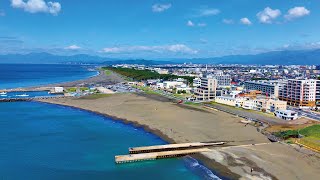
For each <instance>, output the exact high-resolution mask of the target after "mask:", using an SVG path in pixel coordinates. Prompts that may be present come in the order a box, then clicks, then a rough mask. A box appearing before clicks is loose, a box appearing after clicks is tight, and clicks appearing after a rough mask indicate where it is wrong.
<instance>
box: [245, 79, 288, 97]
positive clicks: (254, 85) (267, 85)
mask: <svg viewBox="0 0 320 180" xmlns="http://www.w3.org/2000/svg"><path fill="white" fill-rule="evenodd" d="M283 85H284V82H281V81H246V82H245V83H244V86H245V89H246V90H258V91H261V92H263V93H264V94H266V95H268V96H274V97H278V96H279V90H280V88H281V87H283Z"/></svg>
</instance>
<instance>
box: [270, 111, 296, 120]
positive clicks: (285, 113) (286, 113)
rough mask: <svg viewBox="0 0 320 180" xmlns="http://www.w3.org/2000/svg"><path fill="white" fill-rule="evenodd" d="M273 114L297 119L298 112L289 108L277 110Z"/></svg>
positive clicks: (286, 118) (282, 117)
mask: <svg viewBox="0 0 320 180" xmlns="http://www.w3.org/2000/svg"><path fill="white" fill-rule="evenodd" d="M274 115H275V116H277V117H278V118H281V119H284V120H295V119H298V113H296V112H295V111H291V110H277V111H276V112H275V113H274Z"/></svg>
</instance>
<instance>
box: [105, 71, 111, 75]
mask: <svg viewBox="0 0 320 180" xmlns="http://www.w3.org/2000/svg"><path fill="white" fill-rule="evenodd" d="M104 72H105V74H106V76H110V75H111V73H112V72H111V71H109V70H105V71H104Z"/></svg>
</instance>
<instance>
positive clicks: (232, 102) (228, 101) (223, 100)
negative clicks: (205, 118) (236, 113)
mask: <svg viewBox="0 0 320 180" xmlns="http://www.w3.org/2000/svg"><path fill="white" fill-rule="evenodd" d="M236 101H237V99H236V98H233V97H229V96H217V97H216V99H215V102H216V103H220V104H225V105H228V106H234V107H235V106H236Z"/></svg>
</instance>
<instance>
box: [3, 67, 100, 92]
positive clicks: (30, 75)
mask: <svg viewBox="0 0 320 180" xmlns="http://www.w3.org/2000/svg"><path fill="white" fill-rule="evenodd" d="M97 73H98V72H97V71H89V70H88V68H87V66H81V65H63V64H0V89H10V88H19V87H30V86H40V85H47V84H52V83H60V82H69V81H74V80H79V79H84V78H88V77H91V76H95V75H97Z"/></svg>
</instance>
